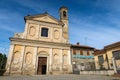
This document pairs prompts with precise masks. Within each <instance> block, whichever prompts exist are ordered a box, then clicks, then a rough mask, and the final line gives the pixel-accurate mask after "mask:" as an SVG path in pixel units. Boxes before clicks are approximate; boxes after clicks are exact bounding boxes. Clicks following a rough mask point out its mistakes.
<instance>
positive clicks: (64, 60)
mask: <svg viewBox="0 0 120 80" xmlns="http://www.w3.org/2000/svg"><path fill="white" fill-rule="evenodd" d="M67 59H68V58H67V55H63V64H67Z"/></svg>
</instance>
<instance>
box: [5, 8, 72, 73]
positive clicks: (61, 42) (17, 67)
mask: <svg viewBox="0 0 120 80" xmlns="http://www.w3.org/2000/svg"><path fill="white" fill-rule="evenodd" d="M59 14H60V19H56V18H54V17H52V16H51V15H49V14H48V13H47V12H45V13H43V14H38V15H28V16H25V17H24V20H25V29H24V32H23V33H15V35H14V37H10V41H11V44H10V50H9V54H8V60H7V64H6V73H5V74H10V75H14V74H20V75H43V74H65V73H72V63H71V53H70V43H69V34H68V9H67V8H66V7H61V8H60V9H59Z"/></svg>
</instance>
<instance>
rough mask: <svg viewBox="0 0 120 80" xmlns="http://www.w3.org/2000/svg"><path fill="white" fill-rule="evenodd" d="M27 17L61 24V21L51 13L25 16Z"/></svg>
mask: <svg viewBox="0 0 120 80" xmlns="http://www.w3.org/2000/svg"><path fill="white" fill-rule="evenodd" d="M25 19H30V20H36V21H44V22H50V23H55V24H61V22H60V21H59V20H57V19H56V18H54V17H52V16H50V15H49V14H41V15H35V16H27V17H25Z"/></svg>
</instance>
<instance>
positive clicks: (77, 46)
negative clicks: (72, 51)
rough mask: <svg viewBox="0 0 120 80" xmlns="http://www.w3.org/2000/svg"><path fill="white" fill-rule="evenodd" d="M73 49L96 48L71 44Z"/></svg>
mask: <svg viewBox="0 0 120 80" xmlns="http://www.w3.org/2000/svg"><path fill="white" fill-rule="evenodd" d="M71 47H74V48H87V49H95V48H93V47H90V46H86V45H74V44H71Z"/></svg>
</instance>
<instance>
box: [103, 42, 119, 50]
mask: <svg viewBox="0 0 120 80" xmlns="http://www.w3.org/2000/svg"><path fill="white" fill-rule="evenodd" d="M118 46H120V41H119V42H116V43H113V44H110V45H107V46H105V47H104V49H111V48H115V47H118Z"/></svg>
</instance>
